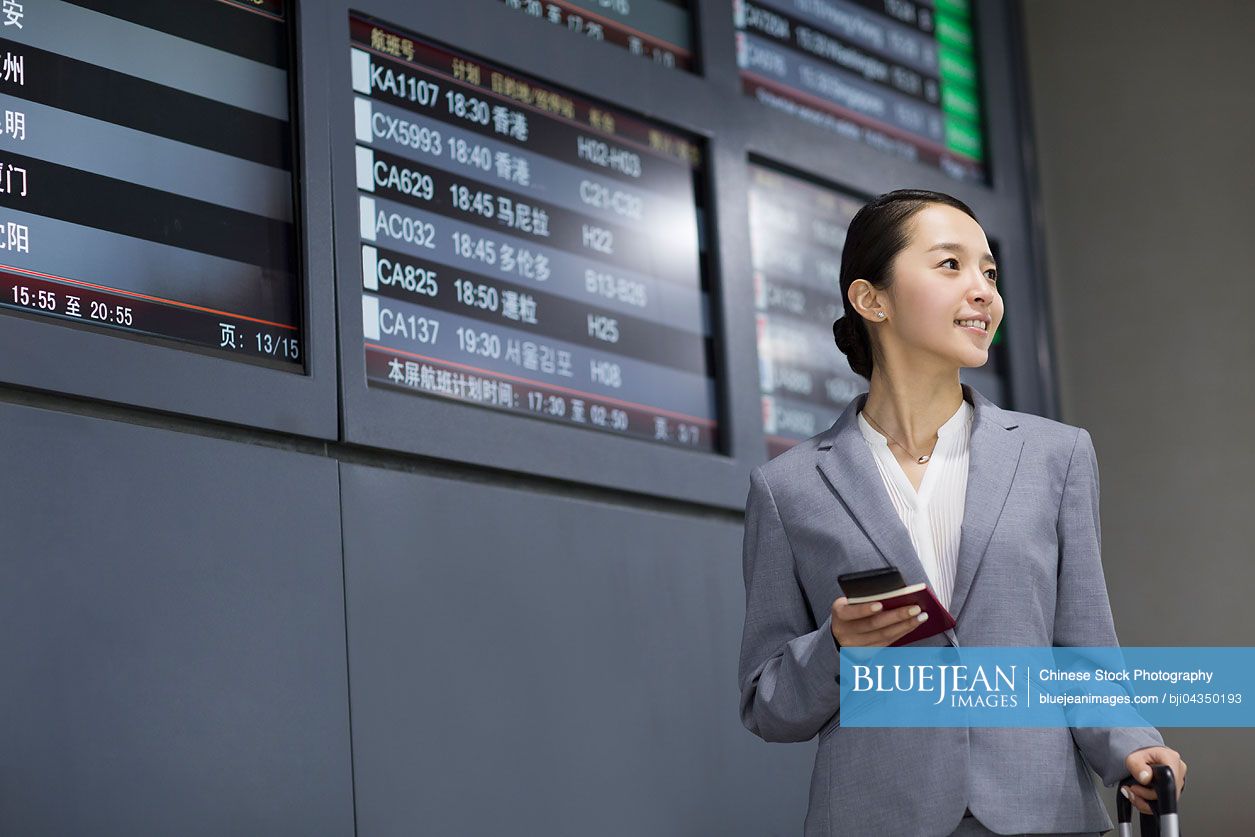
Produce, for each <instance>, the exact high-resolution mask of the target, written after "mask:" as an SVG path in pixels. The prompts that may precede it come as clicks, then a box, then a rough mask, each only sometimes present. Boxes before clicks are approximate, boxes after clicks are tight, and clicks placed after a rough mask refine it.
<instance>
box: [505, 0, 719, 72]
mask: <svg viewBox="0 0 1255 837" xmlns="http://www.w3.org/2000/svg"><path fill="white" fill-rule="evenodd" d="M502 2H503V3H505V5H506V6H508V7H509V8H511V9H516V10H518V11H519V12H522V13H523V14H528V15H531V16H532V17H538V18H541V19H543V20H547V21H549V22H550V23H553V24H555V25H557V26H561V27H563V28H565V29H567V30H569V31H571V32H574V33H575V34H577V35H583V36H584V37H586V38H590V39H592V40H594V41H605V42H607V43H611V44H614V45H615V46H619V47H622V48H623V49H626V50H627V51H628V52H631V53H632V54H633V55H640V56H642V57H644V58H649V59H652V60H653V61H655V62H657V63H659V64H662V65H663V66H665V67H678V68H679V69H681V70H689V71H693V70H694V69H696V68H695V66H694V61H693V34H692V25H693V24H692V20H693V19H692V15H691V14H690V12H689V4H688V0H544V2H542V0H502Z"/></svg>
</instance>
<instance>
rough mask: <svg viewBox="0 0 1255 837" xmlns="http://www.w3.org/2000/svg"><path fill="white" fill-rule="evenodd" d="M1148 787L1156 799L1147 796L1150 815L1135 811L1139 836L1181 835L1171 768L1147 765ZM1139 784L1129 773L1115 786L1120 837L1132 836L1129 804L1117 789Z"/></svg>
mask: <svg viewBox="0 0 1255 837" xmlns="http://www.w3.org/2000/svg"><path fill="white" fill-rule="evenodd" d="M1151 773H1152V775H1151V779H1150V786H1151V787H1152V788H1154V790H1155V793H1156V795H1157V796H1158V799H1148V800H1146V804H1148V805H1150V809H1151V810H1152V811H1154V812H1155V813H1154V815H1153V816H1152V815H1150V814H1143V813H1141V812H1140V811H1139V812H1138V817H1139V820H1140V821H1139V829H1138V833H1139V834H1141V835H1142V837H1181V824H1180V822H1179V821H1178V819H1177V780H1176V776H1174V775H1173V773H1172V768H1171V767H1169V766H1168V765H1166V764H1152V765H1151ZM1138 784H1141V783H1140V782H1138V781H1137V780H1136V779H1134V778H1133V777H1132V776H1125V777H1124V778H1123V779H1121V780H1120V784H1119V785H1118V786H1117V787H1116V819H1117V820H1119V834H1120V837H1133V803H1132V802H1130V801H1129V800H1127V799H1125V798H1124V794H1123V793H1121V792H1120V789H1121V788H1123V787H1124V786H1125V785H1138Z"/></svg>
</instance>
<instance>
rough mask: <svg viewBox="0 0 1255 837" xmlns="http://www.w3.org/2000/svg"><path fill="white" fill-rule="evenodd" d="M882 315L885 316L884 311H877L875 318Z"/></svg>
mask: <svg viewBox="0 0 1255 837" xmlns="http://www.w3.org/2000/svg"><path fill="white" fill-rule="evenodd" d="M884 315H885V312H884V311H877V312H876V316H877V317H883V316H884Z"/></svg>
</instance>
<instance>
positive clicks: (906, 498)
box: [739, 189, 1186, 837]
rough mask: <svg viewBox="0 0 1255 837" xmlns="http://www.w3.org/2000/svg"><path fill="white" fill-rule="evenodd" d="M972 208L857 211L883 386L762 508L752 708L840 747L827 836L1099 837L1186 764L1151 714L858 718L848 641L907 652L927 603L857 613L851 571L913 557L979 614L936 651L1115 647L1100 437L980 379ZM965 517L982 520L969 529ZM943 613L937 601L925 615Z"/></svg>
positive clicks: (876, 370)
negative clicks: (1157, 769)
mask: <svg viewBox="0 0 1255 837" xmlns="http://www.w3.org/2000/svg"><path fill="white" fill-rule="evenodd" d="M997 280H998V277H997V268H996V266H995V265H994V262H993V259H992V257H991V256H990V254H989V243H988V241H987V240H986V238H985V233H984V231H983V230H982V229H981V226H980V224H979V223H978V222H977V220H976V217H975V215H974V214H973V213H972V211H971V210H970V209H969V208H968V207H967V206H966V205H965V204H963V203H962V202H961V201H959V200H957V199H955V198H953V197H950V196H948V195H944V194H940V193H937V192H929V191H921V190H913V189H903V190H898V191H894V192H889V193H887V194H885V195H881V196H880V197H879V198H877V199H876V200H874V201H872V202H871V203H869V204H867V205H866V206H864V207H863V208H862V209H861V210H860V211H859V212H858V214H857V215H855V217H854V219H853V220H852V221H851V223H850V227H849V230H848V232H847V236H846V243H845V249H844V252H843V254H842V258H841V278H840V282H841V292H842V295H843V297H844V304H845V316H843V317H841V318H840V319H839V320H838V321H837V322H836V323H835V324H834V325H833V332H834V334H835V336H836V342H837V346H838V347H839V348H840V349H841V351H842V352H844V353H845V354H846V355H847V356H848V358H849V361H850V365H851V367H852V368H853V369H854V371H855V372H857V373H859V374H860V375H862V376H863V377H865V378H867V379H868V380H869V382H870V385H869V387H868V392H866V393H863V394H861V395H859V396H858V397H856V398H855V399H854V400H853V401H851V402H850V404H849V405H848V406H847V407H846V408H845V411H844V412H843V413H842V414H841V417H840V418H838V419H837V421H836V422H835V423H834V424H833V426H832V427H831V428H830V429H828V430H826V431H824V432H823V433H820V434H819V435H817V436H815V437H812V438H811V439H809V440H807V441H806V442H803V443H801V444H798V445H797V446H795V447H794V448H792V449H791V450H789V451H787V452H786V453H784V454H782V455H780V456H778V457H776V458H775V459H774V460H772V461H770V462H768V463H766V464H765V465H762V466H760V467H758V468H755V469H754V472H753V474H752V475H751V478H750V493H749V498H748V501H747V504H746V518H745V551H744V573H745V587H746V614H745V632H744V635H743V638H742V643H741V658H740V672H739V680H740V690H741V718H742V721H743V723H744V724H745V726H746V727H747V728H748V729H749V730H750V731H751V732H753V733H754V734H755V735H758V736H759V737H761V738H763V739H765V740H767V741H808V740H810V739H812V738H814V737H816V736H818V738H819V747H818V751H817V753H816V757H815V765H814V771H813V773H812V776H811V785H810V804H809V807H808V810H807V815H806V834H807V835H824V836H825V837H828V836H829V835H851V837H854V835H857V836H858V837H865V836H866V835H873V834H874V835H877V837H891V835H903V837H919V836H920V835H938V837H944V835H951V834H954V835H960V834H963V835H988V834H1023V833H1031V834H1054V835H1094V834H1097V833H1099V832H1105V831H1107V830H1110V829H1111V827H1112V823H1111V819H1110V817H1109V816H1108V815H1107V811H1106V808H1105V807H1104V805H1103V804H1102V802H1101V800H1100V799H1099V797H1098V794H1097V793H1096V791H1095V789H1094V787H1093V785H1092V782H1091V778H1090V772H1089V769H1090V768H1092V769H1093V770H1095V771H1096V772H1097V773H1098V774H1099V775H1100V776H1101V777H1102V779H1103V781H1104V783H1105V784H1106V786H1107V787H1112V786H1114V785H1115V784H1116V783H1117V782H1119V781H1120V779H1122V778H1123V777H1124V776H1126V775H1133V776H1135V777H1137V778H1138V779H1139V780H1140V781H1141V782H1142V784H1141V785H1140V786H1135V787H1134V789H1133V793H1134V796H1133V799H1132V801H1133V804H1134V805H1135V806H1136V807H1137V808H1138V810H1140V811H1143V812H1147V813H1148V812H1149V811H1150V808H1149V806H1148V804H1147V802H1146V800H1147V799H1153V798H1155V793H1154V791H1153V790H1151V789H1150V788H1149V787H1148V784H1149V779H1150V773H1149V765H1150V764H1155V763H1162V764H1167V765H1170V766H1171V767H1172V769H1173V771H1174V773H1175V775H1176V778H1177V785H1178V791H1180V789H1181V788H1183V787H1184V779H1185V772H1186V766H1185V763H1184V762H1183V761H1181V757H1180V754H1179V753H1177V752H1176V751H1175V750H1173V749H1171V748H1169V747H1166V746H1164V744H1163V738H1162V737H1161V736H1160V734H1159V732H1158V731H1157V730H1155V729H1154V728H1151V727H1129V728H1094V727H1074V728H1067V727H1056V728H1016V729H1011V728H992V727H989V728H905V727H902V728H888V727H884V728H871V727H843V726H841V724H840V711H839V709H840V706H839V697H840V687H839V685H838V683H837V675H838V673H839V671H840V656H839V648H840V647H841V646H842V645H847V646H872V645H875V646H885V645H889V644H890V643H892V642H893V641H894V640H896V639H898V638H899V637H901V636H904V635H905V634H906V633H908V632H909V631H911V630H912V629H913V628H914V627H915V626H916V625H917V624H918V619H919V617H918V616H916V615H915V614H914V613H912V612H910V611H908V610H907V609H906V608H900V609H894V610H889V611H884V612H874V606H873V605H870V604H861V605H850V604H847V603H846V601H845V597H844V596H842V595H839V594H840V592H841V591H840V588H839V586H838V584H837V580H836V579H837V576H838V575H839V574H841V573H846V572H853V571H858V570H868V569H878V568H883V567H886V566H889V565H893V566H896V567H898V568H899V569H900V570H901V572H902V576H903V579H904V580H905V582H906V583H907V584H914V583H917V582H926V583H928V584H929V585H930V587H931V588H932V589H933V591H934V592H935V593H936V594H937V596H938V597H939V598H940V599H941V601H942V604H943V605H946V606H947V608H948V609H949V611H950V613H951V614H953V615H954V617H955V618H956V619H957V620H958V624H957V626H956V627H955V628H953V629H952V630H949V631H946V632H944V633H941V634H936V635H934V636H932V637H930V638H928V639H925V640H920V641H919V642H918V643H917V644H918V645H944V644H953V645H959V644H960V643H962V644H965V645H972V646H1012V645H1015V646H1051V645H1058V646H1068V645H1071V646H1083V645H1089V646H1114V645H1117V644H1118V642H1117V639H1116V634H1115V629H1114V626H1113V623H1112V617H1111V606H1110V603H1109V601H1108V598H1107V589H1106V584H1105V581H1104V577H1103V570H1102V564H1101V560H1100V556H1099V538H1100V535H1099V519H1098V470H1097V460H1096V458H1095V454H1094V448H1093V444H1092V442H1091V439H1090V436H1089V433H1088V432H1086V431H1085V430H1084V429H1081V428H1077V427H1073V426H1070V425H1067V424H1063V423H1061V422H1056V421H1051V420H1049V419H1045V418H1041V417H1039V416H1035V415H1031V414H1028V413H1018V412H1013V411H1010V410H1002V409H1000V408H999V407H997V406H996V405H995V404H993V403H992V402H990V401H989V400H988V399H986V398H984V397H983V396H982V395H981V394H980V393H979V392H977V391H976V390H974V389H972V388H971V387H970V386H968V385H966V384H961V383H960V381H959V369H960V368H962V367H976V366H981V365H983V364H984V363H985V362H986V360H987V359H988V357H989V345H990V341H991V339H992V337H993V334H994V332H995V331H996V330H997V328H998V325H999V324H1000V323H1001V321H1002V315H1003V302H1002V298H1001V296H999V293H998V284H997ZM960 524H961V526H960ZM924 616H926V614H924Z"/></svg>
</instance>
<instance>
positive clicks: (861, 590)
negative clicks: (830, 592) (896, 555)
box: [837, 567, 906, 599]
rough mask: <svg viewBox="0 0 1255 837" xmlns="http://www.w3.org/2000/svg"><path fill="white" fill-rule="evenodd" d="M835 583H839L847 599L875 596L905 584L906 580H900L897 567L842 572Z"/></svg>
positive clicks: (900, 574)
mask: <svg viewBox="0 0 1255 837" xmlns="http://www.w3.org/2000/svg"><path fill="white" fill-rule="evenodd" d="M837 583H838V584H840V585H841V591H842V592H843V593H844V594H845V597H846V598H847V599H857V598H859V597H861V596H876V595H879V594H881V593H888V592H889V591H890V590H897V589H899V588H901V587H905V586H906V582H905V581H903V580H902V573H901V571H900V570H898V568H897V567H886V568H885V569H883V570H863V571H861V572H857V573H842V574H841V575H839V576H837Z"/></svg>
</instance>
